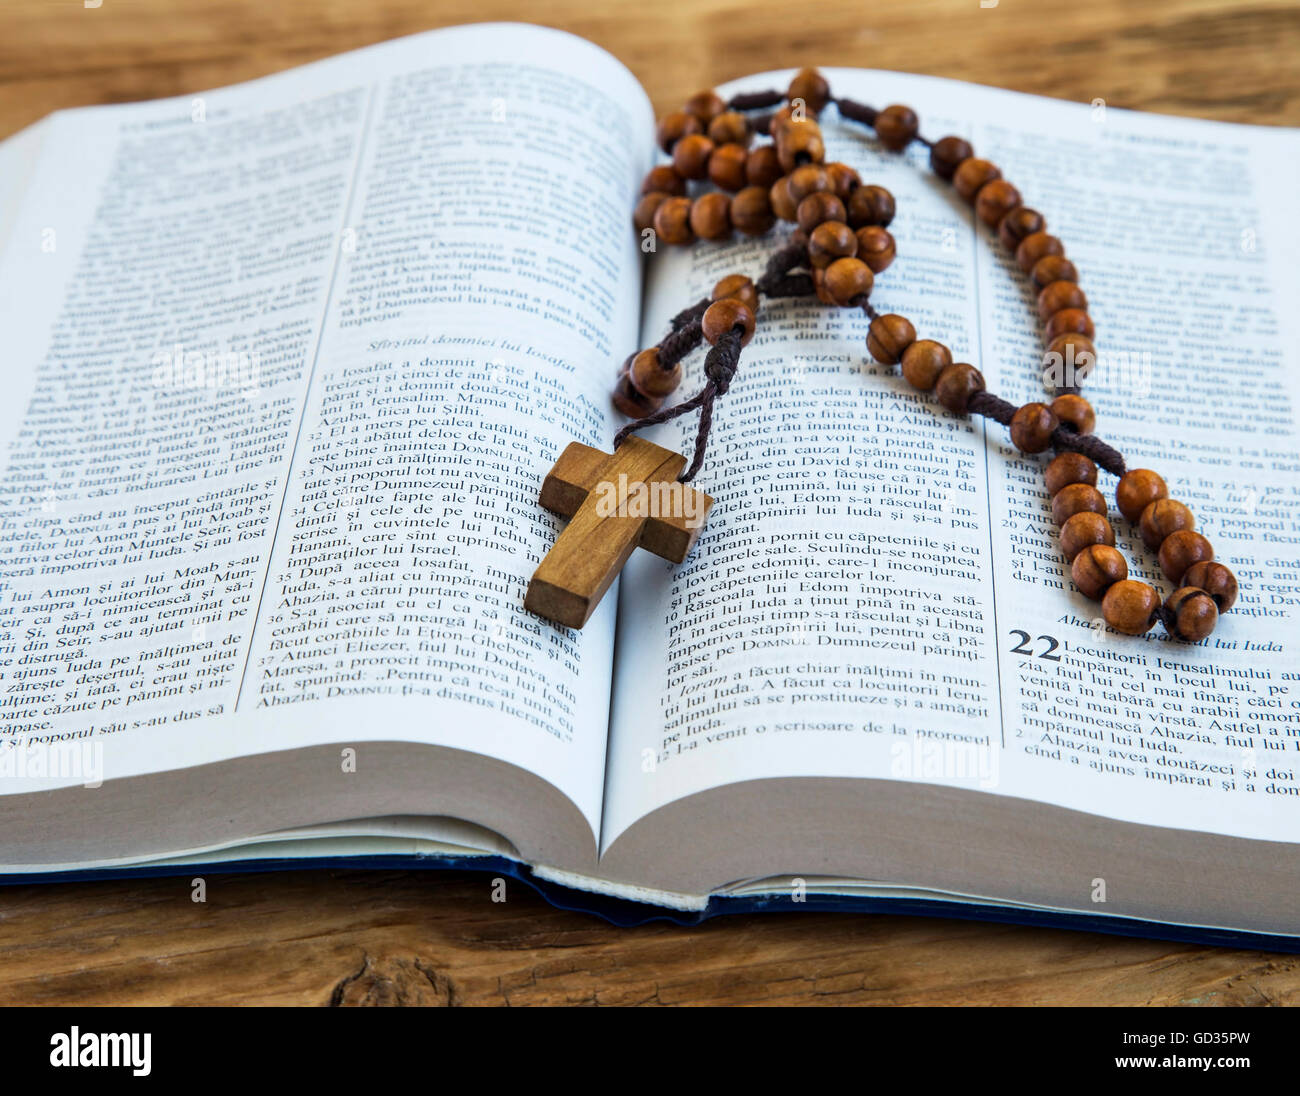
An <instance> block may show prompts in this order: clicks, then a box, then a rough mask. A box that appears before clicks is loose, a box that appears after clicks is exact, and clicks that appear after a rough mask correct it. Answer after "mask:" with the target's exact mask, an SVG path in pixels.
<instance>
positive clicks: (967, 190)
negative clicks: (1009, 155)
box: [952, 156, 1002, 205]
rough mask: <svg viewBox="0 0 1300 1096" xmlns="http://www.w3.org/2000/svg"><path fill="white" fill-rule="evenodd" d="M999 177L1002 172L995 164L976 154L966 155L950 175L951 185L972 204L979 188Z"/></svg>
mask: <svg viewBox="0 0 1300 1096" xmlns="http://www.w3.org/2000/svg"><path fill="white" fill-rule="evenodd" d="M1001 178H1002V172H1001V171H1000V170H999V169H998V166H997V165H996V164H991V163H989V162H988V161H987V160H981V159H980V158H979V157H978V156H968V157H967V158H966V159H964V160H963V161H962V162H961V163H960V164H958V165H957V170H956V171H955V172H954V173H953V176H952V185H953V187H954V188H955V189H956V191H957V193H958V194H960V195H961V196H962V197H963V198H965V199H966V201H968V202H970V203H971V204H972V205H973V204H974V203H975V197H976V195H977V194H979V192H980V190H981V188H983V187H984V186H986V185H987V184H989V183H991V182H993V180H994V179H1001Z"/></svg>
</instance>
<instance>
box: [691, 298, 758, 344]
mask: <svg viewBox="0 0 1300 1096" xmlns="http://www.w3.org/2000/svg"><path fill="white" fill-rule="evenodd" d="M700 327H701V328H702V329H703V331H704V337H705V338H706V339H707V340H708V342H709V345H710V346H713V345H715V344H716V343H717V341H718V339H720V338H721V337H722V336H723V335H725V334H726V333H727V332H728V331H731V330H733V329H734V328H737V327H739V328H741V329H742V330H741V336H740V345H741V346H748V345H749V340H750V339H752V338H753V337H754V312H753V310H752V309H751V308H750V307H749V306H748V305H747V304H745V303H744V302H743V301H740V300H738V299H737V298H735V297H723V298H722V300H720V301H714V302H713V303H712V304H711V305H709V307H708V308H707V309H706V310H705V313H704V318H703V319H702V320H701V321H700Z"/></svg>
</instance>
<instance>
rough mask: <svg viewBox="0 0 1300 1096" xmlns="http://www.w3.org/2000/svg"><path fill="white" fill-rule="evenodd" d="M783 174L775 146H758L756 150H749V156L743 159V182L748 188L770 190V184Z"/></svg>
mask: <svg viewBox="0 0 1300 1096" xmlns="http://www.w3.org/2000/svg"><path fill="white" fill-rule="evenodd" d="M784 174H785V172H784V171H782V170H781V159H780V157H779V156H777V154H776V146H775V145H759V146H758V148H753V149H750V150H749V155H748V156H747V157H746V159H745V181H746V182H747V183H749V185H750V186H761V187H764V188H765V189H770V188H771V186H772V184H773V183H775V182H776V181H777V180H778V179H779V178H781V176H782V175H784Z"/></svg>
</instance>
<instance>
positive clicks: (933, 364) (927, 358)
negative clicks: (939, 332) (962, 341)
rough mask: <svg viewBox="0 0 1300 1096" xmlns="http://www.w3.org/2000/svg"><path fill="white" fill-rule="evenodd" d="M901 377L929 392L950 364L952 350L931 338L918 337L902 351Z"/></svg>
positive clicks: (914, 386) (916, 387)
mask: <svg viewBox="0 0 1300 1096" xmlns="http://www.w3.org/2000/svg"><path fill="white" fill-rule="evenodd" d="M899 361H901V362H902V365H903V377H904V378H905V379H906V381H907V383H908V384H910V385H911V386H912V387H913V388H915V389H918V390H919V391H921V392H929V391H930V390H931V389H933V388H934V386H935V385H936V384H937V383H938V381H939V376H940V374H941V373H943V371H944V370H945V369H947V368H948V366H950V365H952V351H951V350H949V349H948V348H947V347H946V346H944V345H943V343H941V342H935V341H934V340H933V339H920V340H918V341H916V342H914V343H912V344H911V345H910V346H909V347H908V348H907V349H906V350H904V351H903V355H902V357H901V358H900V359H899Z"/></svg>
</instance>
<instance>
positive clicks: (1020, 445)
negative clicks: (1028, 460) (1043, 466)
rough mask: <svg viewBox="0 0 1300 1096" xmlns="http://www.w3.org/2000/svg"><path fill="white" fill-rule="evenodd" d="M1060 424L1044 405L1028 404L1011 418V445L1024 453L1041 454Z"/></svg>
mask: <svg viewBox="0 0 1300 1096" xmlns="http://www.w3.org/2000/svg"><path fill="white" fill-rule="evenodd" d="M1059 425H1060V423H1059V422H1058V421H1057V419H1056V416H1055V415H1053V414H1052V411H1051V409H1050V408H1049V407H1048V406H1047V405H1046V404H1043V403H1027V404H1025V405H1024V406H1023V407H1020V408H1018V409H1017V410H1016V413H1015V414H1014V415H1012V416H1011V444H1012V445H1014V446H1015V447H1016V448H1017V449H1019V450H1020V451H1021V452H1022V453H1041V452H1042V451H1043V450H1044V449H1046V448H1047V447H1048V446H1049V445H1050V444H1051V443H1052V431H1053V430H1055V429H1056V428H1057V427H1058V426H1059Z"/></svg>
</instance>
